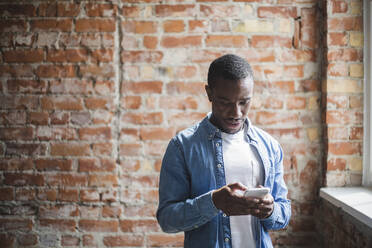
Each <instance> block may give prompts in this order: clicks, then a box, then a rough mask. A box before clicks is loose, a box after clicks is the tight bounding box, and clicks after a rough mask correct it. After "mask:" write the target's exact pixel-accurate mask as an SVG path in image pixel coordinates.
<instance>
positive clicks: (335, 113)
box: [326, 110, 363, 125]
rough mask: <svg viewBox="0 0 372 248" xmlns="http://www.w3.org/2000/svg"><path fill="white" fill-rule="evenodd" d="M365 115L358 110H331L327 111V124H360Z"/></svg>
mask: <svg viewBox="0 0 372 248" xmlns="http://www.w3.org/2000/svg"><path fill="white" fill-rule="evenodd" d="M362 119H363V117H362V116H360V115H359V113H358V112H355V111H349V110H329V111H327V113H326V123H327V124H339V125H349V124H360V123H362V121H363V120H362Z"/></svg>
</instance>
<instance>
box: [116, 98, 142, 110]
mask: <svg viewBox="0 0 372 248" xmlns="http://www.w3.org/2000/svg"><path fill="white" fill-rule="evenodd" d="M141 102H142V100H141V96H124V97H123V98H122V99H121V104H122V107H123V108H125V109H139V108H140V106H141Z"/></svg>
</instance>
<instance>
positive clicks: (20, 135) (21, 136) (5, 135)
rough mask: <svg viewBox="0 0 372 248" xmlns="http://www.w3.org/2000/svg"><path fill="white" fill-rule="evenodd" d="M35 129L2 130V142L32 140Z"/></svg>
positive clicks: (0, 129) (0, 132)
mask: <svg viewBox="0 0 372 248" xmlns="http://www.w3.org/2000/svg"><path fill="white" fill-rule="evenodd" d="M33 138H34V129H33V128H32V127H13V128H0V140H17V141H20V140H32V139H33Z"/></svg>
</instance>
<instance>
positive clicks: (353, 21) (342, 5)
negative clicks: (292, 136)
mask: <svg viewBox="0 0 372 248" xmlns="http://www.w3.org/2000/svg"><path fill="white" fill-rule="evenodd" d="M362 7H363V1H325V9H326V12H327V23H326V27H327V40H326V46H327V49H328V51H327V57H326V60H327V62H328V63H327V66H328V67H327V69H326V75H325V79H324V84H323V92H325V94H324V98H325V101H324V103H325V112H324V115H325V124H326V131H325V133H326V136H325V137H326V140H325V141H326V147H327V149H326V160H327V161H326V167H325V170H326V174H325V185H326V186H344V185H361V182H362V149H363V144H362V141H363V126H362V125H363V15H362V14H363V13H362V9H363V8H362Z"/></svg>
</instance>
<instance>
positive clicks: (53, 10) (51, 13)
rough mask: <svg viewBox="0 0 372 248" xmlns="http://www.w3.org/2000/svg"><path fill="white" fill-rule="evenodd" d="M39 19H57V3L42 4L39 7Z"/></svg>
mask: <svg viewBox="0 0 372 248" xmlns="http://www.w3.org/2000/svg"><path fill="white" fill-rule="evenodd" d="M38 16H39V17H56V16H57V3H56V2H54V3H40V4H39V7H38Z"/></svg>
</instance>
